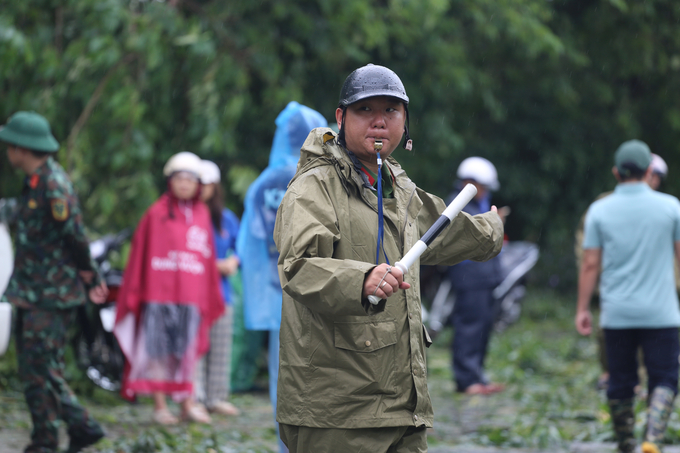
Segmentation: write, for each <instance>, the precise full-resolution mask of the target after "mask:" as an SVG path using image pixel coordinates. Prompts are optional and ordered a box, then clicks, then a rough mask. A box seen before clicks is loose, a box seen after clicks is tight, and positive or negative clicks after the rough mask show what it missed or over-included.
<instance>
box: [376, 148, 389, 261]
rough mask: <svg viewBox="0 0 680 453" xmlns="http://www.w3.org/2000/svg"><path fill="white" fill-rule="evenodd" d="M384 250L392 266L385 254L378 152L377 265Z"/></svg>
mask: <svg viewBox="0 0 680 453" xmlns="http://www.w3.org/2000/svg"><path fill="white" fill-rule="evenodd" d="M381 248H382V251H383V255H385V261H386V262H387V264H390V260H389V258H387V253H386V252H385V219H384V217H383V189H382V159H381V158H380V151H378V243H377V244H376V248H375V264H380V249H381Z"/></svg>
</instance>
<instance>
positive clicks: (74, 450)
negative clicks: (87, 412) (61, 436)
mask: <svg viewBox="0 0 680 453" xmlns="http://www.w3.org/2000/svg"><path fill="white" fill-rule="evenodd" d="M104 436H105V433H104V430H103V429H102V427H101V426H99V424H97V423H96V422H93V423H88V424H87V426H85V427H82V428H80V429H77V430H72V429H69V437H70V441H69V444H68V450H66V453H78V452H79V451H81V450H83V449H84V448H86V447H89V446H90V445H94V444H96V443H97V442H99V440H101V439H102V438H103V437H104Z"/></svg>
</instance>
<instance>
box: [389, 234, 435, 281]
mask: <svg viewBox="0 0 680 453" xmlns="http://www.w3.org/2000/svg"><path fill="white" fill-rule="evenodd" d="M425 250H427V244H425V243H424V242H423V241H421V240H420V239H418V242H416V243H415V244H413V247H411V250H409V251H408V252H406V255H404V257H403V258H402V259H400V260H399V261H397V262H396V263H394V265H395V266H396V267H398V268H399V269H401V271H402V272H403V273H404V274H405V273H406V272H408V269H409V267H411V266H412V265H413V263H415V262H416V260H417V259H418V258H420V255H422V254H423V252H424V251H425Z"/></svg>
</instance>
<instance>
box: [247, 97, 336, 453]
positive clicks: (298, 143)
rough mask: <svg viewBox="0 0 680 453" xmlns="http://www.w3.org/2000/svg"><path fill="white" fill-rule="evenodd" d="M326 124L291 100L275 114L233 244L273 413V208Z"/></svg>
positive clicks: (277, 294)
mask: <svg viewBox="0 0 680 453" xmlns="http://www.w3.org/2000/svg"><path fill="white" fill-rule="evenodd" d="M327 126H328V122H327V121H326V120H325V119H324V117H323V116H321V114H320V113H318V112H317V111H315V110H312V109H310V108H309V107H305V106H304V105H300V104H299V103H297V102H295V101H293V102H290V103H289V104H288V105H287V106H286V108H285V109H284V110H283V111H282V112H281V113H280V114H279V116H278V117H277V118H276V134H275V135H274V143H273V144H272V150H271V154H270V156H269V166H268V167H267V168H266V169H265V170H264V171H263V172H262V174H261V175H260V176H259V177H258V178H257V179H256V180H255V182H253V184H252V185H251V186H250V188H249V189H248V193H247V194H246V199H245V203H244V212H243V218H242V222H241V228H240V230H239V235H238V240H237V244H236V249H237V250H238V255H239V257H240V258H241V272H242V277H243V305H244V316H245V325H246V329H249V330H267V331H269V396H270V398H271V401H272V405H273V406H274V418H275V419H276V383H277V380H278V370H279V328H280V325H281V300H282V293H281V283H280V281H279V274H278V270H277V261H278V258H279V253H278V251H277V249H276V244H275V243H274V223H275V221H276V211H277V210H278V208H279V204H280V203H281V200H282V199H283V195H284V194H285V192H286V187H287V186H288V183H289V182H290V180H291V178H292V177H293V175H295V170H296V167H297V163H298V160H299V158H300V148H301V147H302V144H303V143H304V141H305V139H306V138H307V135H308V134H309V132H310V131H311V130H312V129H314V128H316V127H327ZM277 428H278V426H277ZM277 431H278V429H277ZM277 437H278V436H277ZM279 446H280V449H281V451H282V452H284V451H287V449H286V447H285V446H284V445H283V443H282V442H281V441H280V440H279Z"/></svg>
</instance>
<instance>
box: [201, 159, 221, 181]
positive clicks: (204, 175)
mask: <svg viewBox="0 0 680 453" xmlns="http://www.w3.org/2000/svg"><path fill="white" fill-rule="evenodd" d="M220 179H221V178H220V167H218V166H217V164H216V163H215V162H212V161H210V160H202V161H201V183H203V184H214V183H218V182H220Z"/></svg>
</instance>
